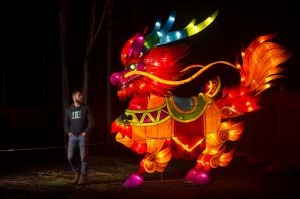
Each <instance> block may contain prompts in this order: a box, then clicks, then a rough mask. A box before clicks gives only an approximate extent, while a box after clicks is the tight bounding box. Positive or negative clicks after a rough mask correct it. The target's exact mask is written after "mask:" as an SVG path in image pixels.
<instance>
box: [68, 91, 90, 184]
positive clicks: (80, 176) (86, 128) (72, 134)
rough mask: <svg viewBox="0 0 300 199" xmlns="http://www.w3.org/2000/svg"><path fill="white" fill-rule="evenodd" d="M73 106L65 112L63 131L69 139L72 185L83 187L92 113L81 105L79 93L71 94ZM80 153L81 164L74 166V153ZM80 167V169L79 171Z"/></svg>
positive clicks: (85, 179) (85, 178) (85, 176)
mask: <svg viewBox="0 0 300 199" xmlns="http://www.w3.org/2000/svg"><path fill="white" fill-rule="evenodd" d="M72 99H73V104H72V105H71V106H70V107H69V108H68V109H67V110H66V111H65V122H64V129H65V132H66V133H67V135H68V137H69V142H68V161H69V164H70V166H71V169H72V171H73V172H74V174H75V176H74V179H73V183H74V184H79V185H84V184H86V181H87V158H88V143H89V134H90V133H91V132H92V130H93V127H94V122H93V117H92V113H91V111H90V109H89V107H88V106H87V105H85V104H84V103H83V100H82V94H81V92H80V91H74V92H73V93H72ZM78 149H79V152H80V160H81V164H79V165H78V164H76V158H77V156H76V154H77V153H76V152H77V151H78ZM79 166H80V169H79Z"/></svg>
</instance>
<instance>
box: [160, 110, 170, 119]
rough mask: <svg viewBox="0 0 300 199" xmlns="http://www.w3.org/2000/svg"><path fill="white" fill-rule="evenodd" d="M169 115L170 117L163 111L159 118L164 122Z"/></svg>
mask: <svg viewBox="0 0 300 199" xmlns="http://www.w3.org/2000/svg"><path fill="white" fill-rule="evenodd" d="M163 110H164V109H163ZM168 115H169V114H168V113H166V112H164V111H161V112H160V118H159V120H162V119H164V118H166V117H167V116H168Z"/></svg>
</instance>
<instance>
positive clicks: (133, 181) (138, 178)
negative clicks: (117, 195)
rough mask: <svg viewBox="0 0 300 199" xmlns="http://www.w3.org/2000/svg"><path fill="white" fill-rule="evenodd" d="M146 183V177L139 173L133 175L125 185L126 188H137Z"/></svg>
mask: <svg viewBox="0 0 300 199" xmlns="http://www.w3.org/2000/svg"><path fill="white" fill-rule="evenodd" d="M143 182H144V177H143V176H142V175H140V174H138V173H133V174H131V175H130V176H129V177H128V178H127V180H126V181H125V183H124V184H123V185H124V187H126V188H135V187H138V186H140V185H142V184H143Z"/></svg>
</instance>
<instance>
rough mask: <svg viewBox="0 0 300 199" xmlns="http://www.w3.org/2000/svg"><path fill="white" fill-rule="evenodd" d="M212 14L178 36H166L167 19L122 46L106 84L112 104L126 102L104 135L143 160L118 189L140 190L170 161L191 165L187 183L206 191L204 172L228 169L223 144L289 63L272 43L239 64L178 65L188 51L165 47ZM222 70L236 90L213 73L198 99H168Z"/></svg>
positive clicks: (249, 51)
mask: <svg viewBox="0 0 300 199" xmlns="http://www.w3.org/2000/svg"><path fill="white" fill-rule="evenodd" d="M217 14H218V12H214V13H213V14H212V15H211V16H210V17H208V18H207V19H206V20H205V21H203V22H202V23H199V24H195V20H192V21H191V23H189V24H188V25H187V26H186V27H185V28H184V29H182V30H177V31H172V32H170V29H171V27H172V25H173V23H174V20H175V12H172V13H171V15H170V17H169V18H168V20H167V22H166V24H165V25H164V26H163V27H161V22H160V21H157V22H156V24H155V27H154V29H153V31H152V32H150V33H148V34H147V33H146V32H143V33H137V34H135V35H134V36H133V37H132V38H130V39H129V40H128V41H127V43H126V44H125V45H124V47H123V49H122V53H121V60H122V63H123V65H124V67H125V69H124V70H123V71H122V72H116V73H113V74H112V75H111V77H110V81H111V83H112V84H113V85H114V86H116V87H117V88H118V96H119V98H120V99H121V100H122V99H130V102H129V105H128V108H127V109H126V110H125V112H124V114H122V115H120V116H119V117H118V118H117V119H116V120H115V121H114V122H113V123H112V130H111V131H112V133H116V141H117V142H120V143H122V144H123V145H125V146H126V147H128V148H130V149H132V150H134V151H135V152H137V153H138V154H145V156H144V158H143V159H142V160H141V162H140V166H139V170H138V171H136V172H134V173H133V174H132V175H130V176H129V177H128V179H127V180H126V181H125V183H124V185H125V186H126V187H128V188H131V187H137V186H139V185H141V184H142V183H143V174H144V173H145V172H147V173H153V172H163V171H164V170H165V168H166V167H167V166H168V163H169V161H170V160H171V158H183V159H186V160H195V167H194V168H191V170H190V171H189V172H188V173H187V175H186V180H188V181H192V182H193V183H195V184H207V183H209V182H210V173H209V171H210V170H211V169H212V168H217V167H219V166H227V165H228V164H229V163H230V161H231V160H232V158H233V157H234V150H233V149H231V148H229V147H228V146H227V145H226V143H228V142H234V141H237V140H238V139H239V138H240V136H241V134H242V132H243V129H244V126H245V124H244V123H243V122H240V121H239V122H237V121H236V118H238V117H239V116H241V115H244V114H247V113H249V112H252V111H255V110H257V109H259V108H260V106H259V105H258V102H259V99H260V94H261V92H263V91H265V90H266V89H268V88H270V87H271V86H272V85H271V83H270V82H271V81H272V80H274V79H277V78H281V77H282V76H281V75H280V73H281V72H282V68H281V67H279V65H280V64H281V63H283V62H285V61H286V60H287V59H288V57H289V55H288V53H286V51H285V49H284V48H283V47H282V46H281V45H279V44H277V43H274V42H272V41H270V40H271V39H272V38H273V36H274V35H265V36H260V37H258V38H256V39H255V40H254V41H253V42H251V43H250V45H248V47H247V48H246V49H245V50H243V51H242V53H241V63H240V62H239V61H237V62H236V63H235V64H232V63H229V62H226V61H216V62H213V63H210V64H208V65H205V66H203V65H198V64H195V65H190V66H186V65H184V64H182V63H180V60H182V59H183V58H185V57H186V56H187V55H188V48H186V47H184V46H175V45H170V44H171V43H173V42H175V41H177V40H181V39H184V38H187V37H189V36H192V35H195V34H197V33H198V32H200V31H201V30H203V29H204V28H206V27H207V26H209V25H210V24H211V23H212V22H213V21H214V19H215V18H216V16H217ZM221 66H222V67H226V68H227V69H228V70H229V71H232V72H233V73H235V74H238V79H239V82H238V84H236V85H234V86H227V85H223V83H222V79H223V78H222V74H221V73H218V72H216V73H215V75H214V76H212V77H211V78H209V80H208V81H207V82H206V83H205V84H204V85H199V88H200V87H201V89H200V91H199V92H198V94H197V95H194V96H190V97H180V96H176V95H174V94H173V92H172V91H174V89H175V88H180V86H181V85H188V84H190V83H191V81H192V80H194V79H196V78H204V77H206V75H207V72H208V71H210V70H212V69H216V68H218V67H221ZM191 71H193V72H192V73H191ZM216 71H217V70H216Z"/></svg>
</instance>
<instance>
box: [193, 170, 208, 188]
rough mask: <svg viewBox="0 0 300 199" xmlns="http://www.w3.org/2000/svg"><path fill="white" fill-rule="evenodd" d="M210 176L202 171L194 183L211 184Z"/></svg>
mask: <svg viewBox="0 0 300 199" xmlns="http://www.w3.org/2000/svg"><path fill="white" fill-rule="evenodd" d="M210 180H211V179H210V175H209V172H208V171H204V170H201V171H200V172H199V173H198V175H197V177H196V178H195V179H194V180H193V183H195V184H199V185H206V184H209V183H210Z"/></svg>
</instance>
